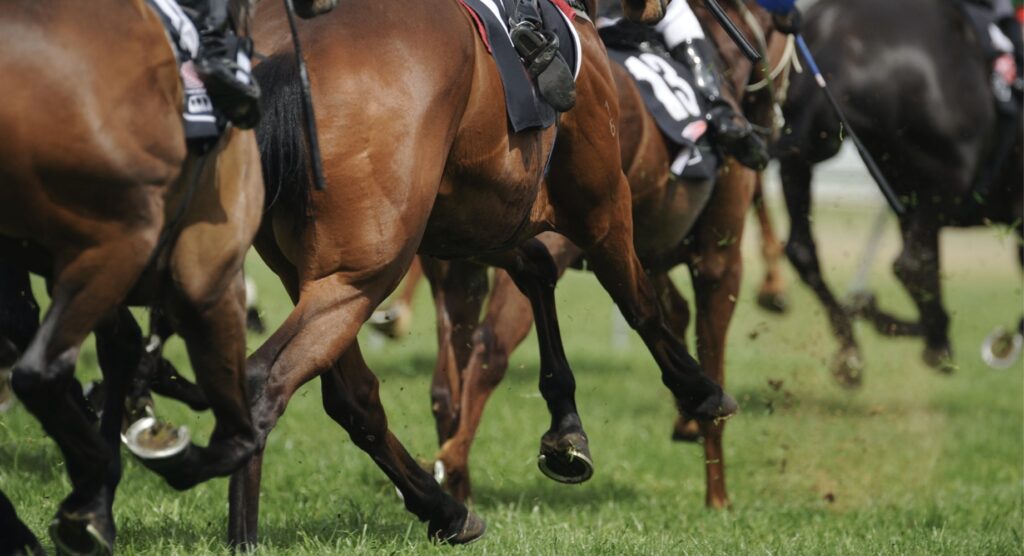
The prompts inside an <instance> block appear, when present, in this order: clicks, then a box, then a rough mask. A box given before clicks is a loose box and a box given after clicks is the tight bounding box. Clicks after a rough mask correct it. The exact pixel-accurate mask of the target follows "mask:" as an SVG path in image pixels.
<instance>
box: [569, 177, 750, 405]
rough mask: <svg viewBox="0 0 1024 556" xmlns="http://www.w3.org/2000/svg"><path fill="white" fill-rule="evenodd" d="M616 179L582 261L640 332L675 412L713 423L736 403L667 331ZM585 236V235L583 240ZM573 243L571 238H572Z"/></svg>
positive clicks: (626, 200)
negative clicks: (636, 248) (673, 401)
mask: <svg viewBox="0 0 1024 556" xmlns="http://www.w3.org/2000/svg"><path fill="white" fill-rule="evenodd" d="M619 176H621V178H620V179H621V186H620V187H621V191H622V193H621V194H620V195H616V196H612V197H609V198H607V199H608V201H609V205H608V206H605V207H603V209H604V215H603V218H601V219H597V218H592V219H590V221H591V222H600V223H601V228H600V232H602V233H595V232H597V231H598V230H591V231H590V232H589V234H590V235H591V237H598V238H599V239H598V240H596V241H593V242H590V243H588V242H586V241H580V244H581V245H583V246H586V257H587V262H588V263H589V265H590V266H591V268H592V269H593V271H594V274H595V275H596V276H597V278H598V280H599V281H600V282H601V285H602V286H603V287H604V289H605V291H607V292H608V293H609V294H610V295H611V297H612V299H613V300H614V301H615V304H616V305H618V307H619V310H620V311H621V312H622V315H623V316H624V317H625V319H626V322H627V323H629V325H630V327H631V328H633V330H635V331H637V333H638V334H640V337H641V338H642V339H643V340H644V343H645V344H646V345H647V348H648V350H649V351H650V352H651V355H652V356H653V357H654V359H655V361H656V362H657V363H658V367H659V368H660V369H661V379H662V382H663V383H664V384H665V385H666V386H667V387H668V388H669V390H671V392H672V394H673V395H674V396H675V398H676V403H677V404H678V406H679V409H680V411H682V412H684V413H686V414H687V415H690V416H691V417H693V418H696V419H699V420H713V419H717V418H719V417H724V416H727V415H731V414H732V413H735V412H736V410H737V409H738V405H737V404H736V400H734V399H733V398H732V396H729V395H728V394H726V393H725V392H724V391H722V388H721V387H720V386H719V385H718V384H716V383H715V382H714V381H712V380H710V379H709V378H708V377H707V376H705V374H704V372H703V371H702V370H701V366H700V364H699V363H697V360H696V359H694V358H693V356H691V355H690V353H689V351H688V350H687V349H686V344H684V343H683V342H681V341H679V338H678V337H677V336H676V335H675V334H674V333H673V332H672V330H670V329H669V327H668V326H667V324H666V322H665V320H664V318H663V315H662V313H661V307H660V305H659V302H658V298H657V294H656V292H655V289H654V287H653V286H652V284H651V282H650V280H649V279H648V277H647V274H646V273H645V272H644V269H643V267H642V266H641V265H640V261H639V260H638V259H637V256H636V252H635V251H634V248H633V233H632V215H631V213H630V209H631V204H630V202H629V196H628V195H629V192H628V184H627V183H626V178H625V176H622V174H621V171H619ZM584 237H585V236H584ZM573 240H574V241H577V238H573Z"/></svg>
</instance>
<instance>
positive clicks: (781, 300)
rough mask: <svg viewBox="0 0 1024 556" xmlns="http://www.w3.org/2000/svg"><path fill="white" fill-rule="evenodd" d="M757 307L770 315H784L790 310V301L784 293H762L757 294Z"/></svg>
mask: <svg viewBox="0 0 1024 556" xmlns="http://www.w3.org/2000/svg"><path fill="white" fill-rule="evenodd" d="M757 305H758V306H759V307H761V308H762V309H764V310H765V311H768V312H769V313H776V314H779V315H781V314H783V313H785V312H786V311H788V310H789V300H788V299H787V298H786V294H784V293H782V292H777V293H776V292H761V293H759V294H757Z"/></svg>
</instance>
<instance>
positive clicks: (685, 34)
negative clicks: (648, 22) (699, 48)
mask: <svg viewBox="0 0 1024 556" xmlns="http://www.w3.org/2000/svg"><path fill="white" fill-rule="evenodd" d="M654 28H655V29H656V30H657V31H658V32H659V33H661V36H662V37H664V39H665V45H666V46H668V48H669V50H672V49H673V48H675V47H676V46H678V45H680V44H682V43H684V42H686V41H691V40H696V39H703V38H704V29H703V28H702V27H701V26H700V21H698V20H697V16H696V15H694V13H693V10H691V9H690V4H689V3H687V2H686V0H675V1H674V2H671V3H669V5H668V9H667V10H665V18H664V19H662V20H661V21H659V22H658V24H657V25H655V26H654Z"/></svg>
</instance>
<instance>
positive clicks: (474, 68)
mask: <svg viewBox="0 0 1024 556" xmlns="http://www.w3.org/2000/svg"><path fill="white" fill-rule="evenodd" d="M625 4H626V9H627V13H632V14H634V15H637V16H639V15H643V16H644V17H647V18H650V19H652V20H653V19H656V18H657V17H660V15H661V11H662V7H663V6H662V2H661V1H660V0H649V1H646V2H645V1H641V0H626V1H625ZM588 7H589V8H591V10H588V11H589V13H593V12H592V8H593V6H592V5H590V6H588ZM261 16H265V17H261V18H258V21H257V24H256V26H255V36H256V38H257V42H258V43H259V44H263V45H275V48H273V49H271V57H270V59H269V60H267V61H265V62H263V63H262V64H260V65H259V66H258V67H257V68H256V71H257V75H258V78H259V79H260V81H261V83H263V84H264V87H265V89H266V90H267V91H268V93H270V94H269V95H268V98H267V108H266V116H265V118H264V125H263V126H261V128H260V142H261V150H262V151H263V154H264V174H265V175H266V176H267V187H268V198H270V199H276V202H275V203H274V204H273V206H272V207H271V209H270V211H269V213H268V214H267V218H265V220H264V224H263V226H262V227H261V229H260V232H259V233H258V234H257V238H256V243H255V245H256V247H257V250H258V251H259V252H260V254H261V256H262V257H263V259H264V260H265V261H266V262H267V263H268V264H269V266H270V267H271V268H272V269H273V270H274V271H275V272H276V273H277V274H278V275H279V276H280V277H281V279H282V281H283V282H284V285H285V288H286V290H287V291H288V293H289V295H290V296H291V297H292V300H293V301H294V302H295V304H296V305H295V309H294V310H293V311H292V313H291V314H290V315H289V317H288V318H287V319H286V321H285V322H284V324H283V325H282V326H281V327H280V328H279V329H278V330H277V331H276V332H275V333H274V334H273V335H272V336H271V337H270V338H269V339H268V340H267V342H266V343H265V344H264V345H263V346H262V347H260V348H259V349H258V350H257V351H256V352H255V353H254V354H253V355H252V357H251V358H250V360H249V371H250V376H251V377H252V378H251V382H250V384H251V385H252V386H253V390H252V391H253V395H254V413H253V415H254V423H255V424H256V426H257V429H258V434H259V437H258V442H259V445H260V446H264V442H265V440H266V435H267V434H269V432H270V430H271V429H272V427H273V426H274V425H275V423H276V422H277V420H278V418H279V417H280V415H281V414H282V412H283V411H284V409H285V406H286V405H287V402H288V400H289V398H290V397H291V396H292V395H293V394H294V393H295V391H296V389H297V388H298V387H299V386H301V385H302V384H304V383H305V382H307V381H309V380H311V379H313V378H315V377H317V376H320V377H321V380H322V389H323V400H324V407H325V409H326V410H327V413H328V414H329V415H330V416H331V417H332V418H334V419H335V420H336V421H337V422H338V423H339V424H341V425H342V426H343V427H344V428H345V429H346V430H347V431H348V432H349V434H350V436H351V437H352V440H353V442H354V443H355V444H356V445H357V446H359V447H360V448H362V449H363V450H364V451H366V452H367V453H368V454H370V455H371V456H372V457H373V459H374V461H375V462H376V463H377V464H378V465H379V466H380V467H381V469H382V470H383V471H384V472H385V473H386V474H387V475H388V477H389V478H390V479H391V480H392V481H393V482H394V483H395V485H396V486H397V487H398V489H399V490H400V492H401V493H402V495H403V498H404V500H405V505H406V508H408V509H409V510H410V511H411V512H412V513H413V514H415V515H416V516H417V517H418V518H419V519H421V520H423V521H428V522H429V524H428V534H429V535H430V536H431V537H433V538H441V539H445V540H448V541H449V542H453V543H460V542H468V541H471V540H473V539H475V538H477V537H478V536H480V535H481V534H482V533H483V523H482V522H481V521H480V520H479V519H478V518H477V517H475V516H474V515H473V514H471V513H469V512H468V511H467V509H466V507H465V506H464V505H463V504H462V503H460V502H458V501H457V500H455V499H454V498H452V497H451V496H450V495H448V494H446V493H445V492H444V491H443V490H442V489H441V488H440V486H439V485H438V484H437V483H436V482H435V481H434V480H433V478H432V477H431V476H430V475H429V474H428V473H426V472H425V471H424V470H422V469H421V468H420V467H419V465H418V464H417V462H416V461H415V460H414V459H413V458H412V457H411V456H410V455H409V454H408V453H407V452H406V450H405V449H404V448H403V446H402V445H401V444H400V443H399V441H398V440H397V439H396V438H395V436H394V435H393V434H392V432H391V431H389V429H388V423H387V419H386V417H385V414H384V409H383V407H382V406H381V403H380V398H379V395H378V381H377V379H376V377H375V376H374V375H373V373H372V372H371V371H370V370H369V368H368V367H367V366H366V363H365V362H364V361H363V358H362V355H361V354H360V350H359V346H358V343H357V342H356V333H357V332H358V330H359V328H360V327H361V326H362V324H363V323H364V322H365V321H366V320H367V319H368V318H369V317H370V315H371V314H372V312H373V310H374V309H375V308H376V307H377V306H378V305H379V304H380V303H381V301H383V300H384V298H385V297H386V296H387V295H388V293H390V292H391V291H392V290H393V289H394V288H395V287H396V286H397V284H398V283H399V281H400V280H401V278H402V276H403V275H404V274H405V272H406V270H407V269H408V268H409V266H410V264H411V263H412V260H413V257H414V256H415V255H416V253H417V251H419V252H421V253H424V254H428V255H432V256H441V257H447V258H465V257H485V260H487V261H488V262H492V263H495V264H498V265H500V266H502V267H505V268H508V269H510V270H511V272H512V276H513V277H514V279H515V280H516V281H517V282H518V283H519V284H520V286H521V287H523V288H525V289H527V290H529V291H530V292H531V297H532V298H533V299H534V302H535V307H534V308H535V311H536V312H537V314H538V315H539V318H538V323H540V325H539V326H540V328H541V329H542V331H541V334H540V336H541V338H542V344H543V346H544V349H543V350H542V358H543V363H542V376H543V377H544V378H543V379H542V384H541V390H542V393H543V395H544V397H545V399H546V400H547V401H548V404H549V406H550V407H551V409H552V413H553V414H555V415H557V418H556V419H554V422H553V424H552V427H551V430H549V431H548V433H547V434H546V435H545V437H544V446H545V450H546V453H547V454H548V455H549V457H550V458H551V459H552V460H565V461H571V460H572V458H573V451H572V450H573V447H574V446H575V447H580V446H582V447H584V448H585V442H586V436H585V434H584V433H583V429H582V426H581V425H580V421H579V417H578V415H577V414H576V409H575V401H574V399H573V395H574V387H573V382H572V375H571V372H570V370H569V368H568V363H567V362H566V360H565V356H564V354H563V353H562V350H561V344H560V338H559V334H558V326H557V319H556V315H555V312H554V306H553V305H554V303H553V301H554V296H553V287H554V281H555V269H554V265H553V263H552V261H551V259H550V256H549V255H548V254H547V252H546V251H545V250H543V249H541V248H539V244H536V243H527V244H526V245H525V246H523V247H517V246H519V245H520V244H522V242H524V241H526V240H528V239H529V238H532V237H534V236H535V235H537V234H538V233H540V232H542V231H545V230H559V231H561V232H563V233H565V234H567V235H568V236H570V237H572V238H573V241H574V242H575V243H576V244H577V245H580V246H581V247H582V248H583V249H585V250H586V252H587V255H588V259H589V260H590V261H591V264H592V265H593V268H594V270H595V272H596V273H597V275H598V277H599V278H600V280H601V282H602V283H603V284H604V285H605V287H606V289H608V291H609V292H610V293H611V295H612V297H613V298H614V299H615V301H616V302H617V304H618V305H619V307H620V308H621V309H622V311H623V313H624V314H625V315H626V318H627V320H628V321H629V322H630V323H631V324H632V325H633V327H634V328H636V329H637V330H638V331H639V332H640V334H641V335H642V336H643V338H644V340H645V341H646V342H647V344H648V346H650V348H651V351H652V353H653V354H654V355H655V358H656V359H657V361H658V363H659V365H660V367H661V369H662V376H663V379H664V381H665V382H666V384H668V385H669V387H670V388H671V389H672V392H673V393H674V394H675V396H676V398H677V400H678V403H679V405H680V406H681V407H682V408H683V409H685V410H686V411H687V412H688V413H690V414H692V415H695V416H698V417H701V418H704V419H713V418H717V417H720V416H723V415H727V414H729V413H732V412H733V411H735V409H736V403H735V401H734V400H733V399H732V398H731V397H729V396H728V395H726V394H724V393H723V392H722V390H721V388H720V387H719V386H718V385H717V384H715V383H714V382H713V381H711V380H709V379H708V378H707V377H705V376H704V374H703V372H702V371H701V369H700V366H699V365H698V363H697V362H696V361H695V360H694V359H693V358H692V357H691V356H690V355H689V354H688V353H687V352H686V349H685V346H684V345H683V344H681V343H680V342H678V340H677V339H676V338H675V337H674V336H673V335H672V334H671V333H670V332H669V331H668V329H667V327H666V325H665V324H664V322H663V321H662V319H661V316H660V313H659V308H658V304H657V299H656V296H655V290H654V288H653V287H652V286H651V284H650V283H649V282H648V280H647V278H646V276H645V274H644V272H643V268H642V267H641V265H640V263H639V260H638V259H637V257H636V254H635V252H634V249H633V235H632V218H631V210H630V195H629V185H628V183H627V182H626V178H625V176H624V175H623V174H622V171H621V164H620V161H619V148H618V136H617V129H616V126H615V125H614V122H616V121H617V118H618V106H617V102H616V100H615V99H616V97H615V85H614V82H613V80H612V76H611V73H610V71H609V69H608V62H607V58H606V57H605V56H604V51H603V48H602V46H601V43H600V40H599V39H598V37H597V33H596V30H595V29H594V28H593V26H592V25H591V24H590V23H589V21H587V20H585V19H584V18H583V17H577V18H576V26H577V28H578V30H579V32H580V35H581V40H582V43H583V50H584V53H583V65H582V69H581V73H580V76H579V80H578V83H577V86H578V98H579V100H578V102H577V106H576V108H574V109H573V110H572V111H570V112H568V113H566V114H564V115H563V116H562V118H561V121H560V123H559V125H558V128H557V131H556V129H555V128H550V129H545V130H528V131H523V132H520V133H512V132H511V131H510V128H509V126H508V124H507V121H508V120H507V117H506V114H505V103H504V93H503V89H502V86H501V81H500V79H499V76H498V74H497V69H496V66H495V64H494V62H493V60H492V58H491V55H490V54H489V53H488V51H487V48H486V46H485V44H484V43H483V41H482V40H481V39H480V38H479V37H478V36H477V34H476V31H475V27H474V23H473V20H472V19H471V17H470V16H469V14H468V13H467V12H466V11H465V10H464V8H463V7H462V5H461V4H460V3H459V2H457V1H455V0H437V1H434V2H422V1H420V0H394V1H392V2H387V3H382V2H376V1H373V0H349V1H347V2H344V3H342V4H341V5H340V7H339V9H338V10H336V12H335V13H334V14H332V15H331V16H328V17H326V18H320V19H318V20H316V21H313V22H310V23H309V24H307V25H304V26H303V28H302V29H301V36H302V39H303V43H304V45H305V49H306V55H307V58H308V60H309V63H310V77H311V80H312V85H313V97H314V100H315V101H316V106H317V124H318V127H319V129H320V131H321V134H322V137H323V138H324V141H323V147H324V151H323V155H324V161H325V174H326V178H327V181H328V186H327V188H326V190H325V191H311V189H310V187H309V185H310V179H309V172H308V171H307V170H306V168H305V167H304V164H303V163H304V162H305V160H306V157H305V156H304V154H303V149H304V147H305V143H304V142H303V141H302V137H301V135H298V134H297V131H296V126H295V122H296V121H301V120H300V118H301V114H300V113H298V112H297V111H295V110H294V109H292V110H290V111H289V108H290V107H292V106H293V103H289V102H285V101H286V100H287V99H288V98H292V97H293V95H294V94H295V91H296V90H297V89H296V86H297V85H296V77H297V71H296V68H295V66H294V64H293V63H292V61H291V60H292V58H291V56H290V53H289V52H288V47H287V44H286V41H285V40H284V37H285V29H286V22H285V19H284V17H283V14H282V13H281V12H280V11H278V12H273V11H268V12H264V13H263V14H261ZM385 93H386V94H385ZM556 132H557V134H558V142H557V145H556V144H555V135H556ZM549 155H550V160H551V162H550V166H549V177H550V179H549V180H547V182H546V183H545V182H544V180H543V176H544V171H545V166H546V163H547V161H548V160H549ZM509 249H511V251H509ZM260 465H261V456H260V455H256V456H255V457H254V458H253V459H252V460H251V462H250V464H249V465H248V467H247V469H246V471H245V472H243V473H239V474H238V475H237V476H236V477H235V478H234V479H233V480H232V488H231V508H232V511H231V515H232V518H231V526H230V529H231V533H232V539H233V540H234V541H235V542H239V543H245V544H250V543H254V542H255V540H256V525H257V517H258V505H257V504H258V496H259V479H260Z"/></svg>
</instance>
